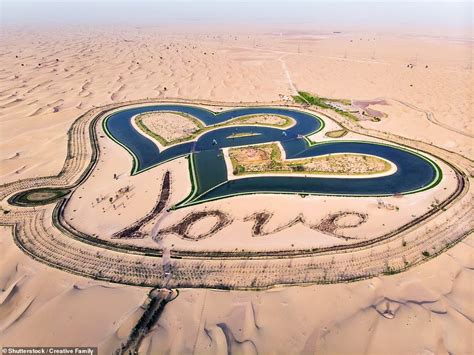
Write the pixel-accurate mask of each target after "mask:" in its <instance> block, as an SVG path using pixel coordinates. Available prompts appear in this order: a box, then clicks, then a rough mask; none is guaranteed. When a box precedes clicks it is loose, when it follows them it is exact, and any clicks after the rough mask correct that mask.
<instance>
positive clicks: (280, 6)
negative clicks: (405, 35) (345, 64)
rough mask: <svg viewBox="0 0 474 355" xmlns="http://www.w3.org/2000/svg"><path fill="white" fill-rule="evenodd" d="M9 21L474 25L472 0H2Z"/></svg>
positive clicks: (382, 25)
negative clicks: (465, 0) (473, 23)
mask: <svg viewBox="0 0 474 355" xmlns="http://www.w3.org/2000/svg"><path fill="white" fill-rule="evenodd" d="M0 3H1V9H0V11H1V20H2V23H4V24H11V23H13V24H20V25H27V24H41V23H46V24H62V23H66V24H96V23H103V24H130V23H131V24H143V25H148V24H156V25H159V24H170V23H171V24H173V23H191V24H193V23H194V24H198V25H199V24H233V23H239V24H243V23H263V24H278V25H281V26H286V25H291V24H295V23H297V24H309V25H314V26H315V27H316V26H318V25H321V26H327V25H331V26H333V27H337V26H341V27H350V26H357V25H363V26H375V27H377V26H380V27H382V28H383V27H390V26H392V27H403V26H417V27H419V26H425V27H430V26H432V27H433V26H442V27H445V26H448V27H456V26H457V27H471V26H472V16H473V15H472V11H473V9H472V2H470V1H467V2H463V1H448V0H445V1H423V0H421V1H420V0H418V1H404V0H398V1H397V0H392V1H351V0H336V1H323V0H313V1H310V0H306V1H305V0H295V1H291V0H287V1H282V0H279V1H278V0H277V1H272V0H253V1H235V0H220V1H210V0H207V1H206V0H204V1H203V0H197V1H196V0H194V1H193V0H155V1H152V0H138V1H133V0H118V1H117V0H82V1H80V0H60V1H57V0H0Z"/></svg>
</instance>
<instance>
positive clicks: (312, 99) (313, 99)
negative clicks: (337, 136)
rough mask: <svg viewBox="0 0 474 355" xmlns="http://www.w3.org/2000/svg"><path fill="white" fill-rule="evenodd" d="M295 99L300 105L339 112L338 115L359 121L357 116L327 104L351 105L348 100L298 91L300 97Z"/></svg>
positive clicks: (294, 97) (296, 96)
mask: <svg viewBox="0 0 474 355" xmlns="http://www.w3.org/2000/svg"><path fill="white" fill-rule="evenodd" d="M293 99H294V100H295V102H297V103H300V104H305V103H306V104H309V105H313V106H318V107H321V108H325V109H329V110H333V111H335V112H337V113H338V114H340V115H342V116H344V117H347V118H349V119H350V120H352V121H359V119H358V118H357V116H355V115H354V114H352V113H351V112H347V111H344V110H341V109H340V108H337V107H334V106H333V105H330V104H328V103H327V102H328V101H329V102H339V103H342V104H344V105H346V104H348V103H349V104H350V102H349V101H348V100H344V99H342V100H340V99H328V98H324V97H319V96H316V95H312V94H310V93H308V92H305V91H298V95H295V96H293Z"/></svg>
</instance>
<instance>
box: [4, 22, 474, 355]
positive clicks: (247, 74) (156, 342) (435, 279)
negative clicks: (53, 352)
mask: <svg viewBox="0 0 474 355" xmlns="http://www.w3.org/2000/svg"><path fill="white" fill-rule="evenodd" d="M280 32H281V34H280ZM472 46H473V44H472V40H470V41H453V40H449V38H448V39H446V38H434V37H416V36H404V37H402V36H397V35H394V34H378V33H355V32H354V33H338V34H335V33H330V32H324V33H320V32H315V31H296V32H291V31H290V32H282V31H280V29H278V31H257V30H255V31H253V30H252V31H250V29H249V30H248V31H247V32H246V33H227V32H224V31H223V30H220V29H216V30H214V31H213V34H212V35H210V34H208V33H199V32H192V31H189V29H187V28H179V29H176V28H166V27H164V26H163V27H159V28H153V27H152V28H143V27H141V28H140V27H138V28H136V27H130V28H125V29H122V30H120V31H119V30H117V29H116V28H115V29H112V28H107V27H98V28H94V29H85V28H71V27H68V28H64V29H62V30H61V31H58V30H57V29H56V30H54V31H53V30H48V29H42V30H41V31H39V30H38V31H36V30H35V31H32V30H31V29H30V30H28V29H17V28H7V27H5V28H4V29H3V34H2V46H1V48H2V49H1V53H0V68H1V69H0V83H1V85H0V86H1V90H0V124H1V130H0V166H1V167H0V183H1V184H3V183H7V182H11V181H15V180H19V179H24V178H27V177H39V176H48V175H54V174H57V173H58V172H59V171H60V169H61V167H62V165H63V163H64V159H65V157H66V146H67V134H66V133H67V131H68V129H69V127H70V126H71V124H72V122H73V121H74V120H75V119H76V118H77V117H79V116H80V115H82V114H84V113H85V112H86V111H88V110H89V109H91V108H93V107H95V106H102V105H106V104H110V103H116V102H122V101H127V100H135V99H143V98H147V97H149V98H155V97H157V98H187V99H203V100H214V101H224V102H235V103H236V105H238V103H239V102H242V101H243V102H256V101H259V102H269V101H281V98H282V97H287V96H290V95H292V94H294V93H295V90H304V91H309V92H313V93H315V94H317V95H319V96H322V97H330V98H345V99H354V100H377V99H383V100H385V101H386V103H387V105H381V104H375V105H371V106H370V108H372V109H374V110H377V111H380V112H382V113H384V114H386V117H385V116H384V117H382V119H381V122H371V121H364V122H363V125H364V126H365V127H367V128H371V129H377V130H383V131H389V132H392V133H393V134H397V135H401V136H404V137H407V138H411V139H417V140H420V141H424V142H428V143H432V144H433V145H436V146H439V147H442V148H445V149H448V150H450V151H453V152H457V153H460V154H462V155H464V156H467V157H472V153H473V151H472V134H473V131H472V118H473V116H472V107H473V106H472V105H473V92H472V87H473V85H472V84H473V76H472V55H471V54H472ZM409 65H411V66H409ZM215 109H216V110H218V108H215ZM335 128H337V127H332V128H331V127H328V130H330V129H335ZM346 138H347V139H351V138H354V135H352V136H351V134H349V135H348V136H346V137H345V139H346ZM318 139H324V138H322V136H321V137H320V136H318ZM100 143H101V144H103V149H104V152H105V153H106V154H110V155H111V156H113V157H114V159H108V160H105V161H104V162H101V163H100V164H103V165H100V167H101V168H103V170H102V171H103V172H104V171H105V173H106V174H109V173H110V172H112V171H113V172H114V173H117V174H118V175H119V178H118V179H117V180H116V181H114V182H113V184H109V183H108V181H109V180H110V176H109V175H110V174H109V175H107V177H108V179H106V177H104V176H105V175H101V174H100V173H98V174H97V175H96V176H95V177H94V179H95V180H94V179H91V180H90V181H92V183H93V182H99V183H98V184H96V185H95V186H101V188H100V189H98V190H97V191H95V192H96V193H97V194H98V195H99V194H101V193H104V195H105V194H107V193H109V190H110V189H115V190H118V189H119V188H122V187H124V186H125V185H127V184H133V183H134V182H135V183H136V184H142V185H145V184H146V183H147V182H148V183H149V182H150V181H160V179H161V175H162V174H163V173H164V168H162V167H160V168H156V169H153V170H150V171H148V172H146V173H144V174H141V175H140V176H137V177H136V178H135V180H132V179H131V178H130V177H129V171H130V166H131V160H130V157H129V156H128V155H127V153H126V152H125V151H124V150H123V149H121V148H120V147H119V146H117V145H115V144H114V143H113V142H111V141H110V140H107V142H106V138H104V139H103V140H100ZM169 166H170V167H171V168H172V170H173V171H174V172H176V176H177V177H176V178H175V179H176V180H175V184H176V185H177V186H180V187H182V188H179V189H175V190H173V194H172V197H171V199H172V201H174V202H176V201H178V200H180V199H182V198H184V197H185V196H186V194H187V193H188V190H187V189H189V177H188V175H187V170H186V169H187V165H186V163H185V162H184V160H183V159H182V160H176V161H174V162H172V163H170V165H169ZM452 177H453V176H451V175H448V176H447V179H450V178H452ZM151 179H152V180H151ZM446 181H448V180H446ZM88 183H89V182H88ZM88 183H86V184H85V185H84V186H85V187H88V186H89V185H87V184H88ZM137 186H138V185H137ZM445 187H446V190H444V188H445ZM448 187H449V186H448V185H439V188H438V189H437V190H433V191H431V192H433V194H431V192H429V193H426V194H420V195H418V196H413V195H412V196H407V197H406V198H404V200H403V202H401V201H400V200H397V199H395V198H387V199H386V200H384V202H386V203H388V204H393V205H397V206H401V207H402V208H401V212H400V213H399V214H396V212H393V211H392V212H387V211H385V210H381V209H380V208H379V207H378V205H377V200H376V199H368V200H367V201H365V202H364V203H365V204H362V203H360V204H359V207H360V206H362V207H360V209H361V211H362V210H364V211H366V212H368V213H370V214H371V216H372V217H374V218H372V219H370V222H368V223H366V224H364V225H362V226H361V227H360V229H359V230H358V231H357V232H350V231H349V232H348V235H353V236H355V235H356V234H360V235H362V236H366V235H369V236H374V235H376V234H377V233H382V232H384V231H386V230H389V229H390V228H393V227H394V226H395V225H396V224H397V223H401V222H403V221H406V220H409V219H410V218H412V214H413V213H414V212H413V211H412V209H413V207H412V206H413V205H415V204H418V205H417V206H422V209H423V210H424V209H426V208H429V206H430V204H431V203H432V201H433V198H434V195H435V194H437V195H439V196H445V194H447V193H448V192H449V191H448ZM101 189H103V191H102V190H101ZM158 189H159V186H158V184H156V186H155V185H154V184H151V185H150V187H149V188H147V190H146V191H145V190H144V191H140V190H139V189H136V190H133V191H132V193H131V194H130V199H131V201H134V202H135V203H136V206H137V207H136V208H135V209H134V211H130V210H128V212H127V213H125V210H126V209H125V207H124V206H121V205H119V206H117V210H114V209H112V208H110V206H109V207H108V209H107V210H106V211H104V212H103V213H102V212H101V211H102V210H101V208H102V206H103V205H100V206H99V209H98V210H95V209H93V208H91V207H90V206H92V205H91V203H92V204H93V203H94V201H95V198H96V197H97V196H95V195H94V196H92V195H91V196H85V197H84V199H82V198H81V199H77V200H76V201H75V202H74V203H75V204H73V205H72V208H71V211H69V212H70V215H69V217H71V218H73V220H72V222H71V223H72V224H74V223H77V224H78V225H80V226H82V227H84V228H85V231H86V232H89V230H88V229H87V228H89V229H90V230H91V231H96V230H100V233H98V234H99V237H105V238H106V237H107V236H108V235H111V234H112V233H113V232H116V231H117V230H119V229H120V228H122V227H125V226H126V225H127V224H129V223H132V222H134V221H135V220H137V219H138V218H139V217H140V216H142V215H143V214H144V213H146V212H147V211H148V210H150V209H151V208H152V206H153V204H154V203H155V202H156V195H157V192H158ZM115 190H114V191H115ZM81 197H82V196H81ZM88 198H91V199H90V200H88ZM247 198H248V197H245V196H243V197H238V198H236V199H234V200H232V201H231V200H223V201H215V202H212V203H210V204H209V208H213V207H216V206H217V207H218V208H220V209H223V210H224V211H233V212H235V219H236V222H235V224H234V225H233V227H232V228H234V229H232V230H230V232H228V233H227V232H226V233H221V234H219V235H218V237H219V238H220V240H221V241H222V243H229V244H230V243H235V245H236V246H238V247H247V246H248V245H249V241H252V243H254V244H253V247H254V248H265V246H266V245H268V244H267V241H266V240H265V239H262V238H260V239H258V238H254V237H252V236H251V235H250V234H248V235H245V236H242V235H240V234H238V231H239V230H240V231H241V230H246V231H249V233H250V230H251V221H250V222H249V221H245V220H244V218H245V217H246V215H247V214H248V209H247V208H246V206H247V205H248V202H249V201H248V200H247ZM251 203H252V208H254V209H261V210H268V209H269V206H270V207H271V206H272V205H279V204H280V205H281V204H282V203H284V204H285V206H287V209H288V211H290V212H288V213H283V212H281V211H280V212H278V211H276V212H275V218H274V219H272V220H271V221H270V222H269V223H268V225H266V226H265V230H270V231H271V230H275V229H277V228H278V227H279V226H280V225H282V224H285V223H288V222H289V221H291V220H292V219H294V218H297V217H298V215H299V214H300V212H301V210H303V209H305V208H309V207H311V208H313V207H314V206H318V207H319V206H324V208H321V209H314V208H313V209H312V210H314V211H315V212H313V213H312V214H311V215H310V216H309V217H308V221H307V222H308V224H311V223H312V224H316V223H317V222H318V221H319V220H320V218H322V214H323V212H324V211H325V210H331V209H340V206H339V207H338V203H339V201H337V200H331V201H328V202H326V200H325V199H324V198H323V197H314V198H311V199H309V198H308V199H305V200H303V201H302V200H301V198H298V197H294V198H289V199H285V200H282V198H281V196H270V197H268V198H265V199H262V198H258V197H257V198H255V199H252V201H251ZM349 203H350V204H351V206H352V205H354V206H355V205H357V203H359V202H358V200H356V199H353V200H351V201H350V202H349ZM0 207H2V208H3V209H7V208H8V206H6V205H4V204H2V206H0ZM74 210H75V211H74ZM104 210H105V207H104ZM194 210H199V208H195V207H191V208H190V209H189V210H187V211H185V210H183V211H178V212H176V214H175V215H173V216H170V215H166V214H164V215H163V218H162V219H160V220H159V221H158V222H159V224H158V222H157V224H156V225H151V226H150V229H151V228H158V227H160V228H166V227H168V226H170V225H172V224H173V223H174V222H176V220H177V219H179V218H182V217H183V216H185V215H186V214H187V213H188V212H189V211H194ZM97 211H99V212H100V213H101V214H100V216H101V218H97ZM69 212H68V213H69ZM2 213H3V212H2ZM120 213H123V215H121V216H120V222H117V215H118V214H120ZM387 213H388V216H389V217H388V218H387V217H386V216H387ZM382 215H384V216H385V219H384V220H382V219H381V218H380V216H382ZM393 216H397V218H394V217H393ZM84 221H87V223H84ZM84 224H87V226H84ZM209 224H210V223H208V224H206V223H203V224H202V225H196V227H195V229H196V230H197V232H201V229H202V230H205V229H206V228H208V227H209ZM385 224H386V225H385ZM157 226H158V227H157ZM195 232H196V231H195ZM285 233H292V234H293V235H294V236H295V244H296V245H309V244H311V243H314V239H315V238H320V239H319V242H320V243H321V245H331V244H333V243H340V242H341V241H340V239H337V238H334V237H332V236H328V235H324V234H323V233H320V232H318V231H311V232H309V229H308V227H307V225H305V224H304V223H299V224H298V225H295V226H293V227H292V229H291V230H290V232H288V231H286V232H285ZM351 233H353V234H351ZM281 236H282V234H278V233H276V234H275V235H274V236H273V237H274V240H275V241H274V242H272V243H273V245H279V244H278V243H284V240H283V238H280V239H279V237H281ZM297 237H298V238H297ZM282 240H283V241H282ZM143 243H144V245H145V246H147V244H146V243H149V244H152V245H154V246H156V243H155V242H154V241H153V240H151V241H150V240H148V241H143ZM161 243H162V244H163V245H167V244H176V246H179V247H180V246H183V247H186V243H185V242H184V241H183V240H182V239H179V238H178V237H176V236H169V237H168V238H167V239H166V242H164V241H163V242H161ZM193 243H194V242H193ZM200 243H202V244H200V245H201V246H202V248H210V247H212V248H219V245H217V246H216V245H215V242H214V240H212V239H206V240H203V241H202V242H200ZM473 243H474V241H473V237H472V235H471V236H470V237H467V238H466V239H465V240H464V241H463V242H461V243H459V244H458V245H456V246H455V247H453V248H452V249H450V250H448V251H446V252H445V253H443V254H442V255H440V256H438V257H436V258H434V259H433V260H430V261H429V262H427V263H424V264H423V265H420V266H417V267H415V268H413V269H410V270H409V271H407V272H404V273H401V274H397V275H391V276H383V277H376V278H373V279H370V280H365V281H360V282H355V283H350V284H335V285H325V286H322V285H319V286H318V285H314V286H308V287H290V288H277V289H272V290H269V291H265V292H244V291H239V292H236V291H232V292H224V291H215V290H202V289H198V290H193V289H184V290H180V294H179V296H178V297H177V298H176V299H175V300H173V301H171V302H170V303H169V304H167V306H166V308H165V310H164V312H163V314H162V316H161V317H160V320H159V322H158V324H157V325H156V327H155V329H154V330H153V332H152V333H150V334H149V335H148V336H147V337H145V339H144V341H143V343H142V347H141V349H140V350H141V352H142V353H145V354H146V353H148V354H155V353H171V354H181V353H191V352H195V353H215V354H223V353H228V352H229V351H232V352H235V353H249V354H251V353H274V352H275V349H277V350H276V352H279V353H344V354H350V353H368V354H385V353H392V354H408V353H410V354H411V353H436V354H437V353H453V354H469V353H472V349H473V343H472V323H473V320H474V313H473V310H474V305H473V301H472V300H473V297H472V284H473V281H474V280H473V268H474V264H473V260H474V259H473ZM282 245H283V244H282ZM148 246H149V245H148ZM0 270H1V274H0V346H2V345H12V346H14V345H30V346H33V345H45V346H51V345H71V346H77V345H94V344H97V345H98V346H99V348H100V350H101V353H104V354H107V353H112V352H113V351H114V350H116V349H118V347H119V346H120V344H121V343H122V342H123V341H124V340H125V339H126V338H127V336H128V335H129V334H130V332H131V329H132V328H133V326H134V325H135V324H136V323H137V321H138V319H139V318H140V316H141V315H142V313H143V305H144V304H145V302H146V300H147V293H148V292H149V291H150V290H149V289H147V288H139V287H130V286H120V285H112V284H107V283H104V282H98V281H92V280H89V279H84V278H81V277H79V276H75V275H72V274H68V273H65V272H62V271H59V270H56V269H52V268H49V267H47V266H45V265H43V264H40V263H38V262H36V261H34V260H32V259H31V258H29V257H28V256H26V255H25V254H24V253H23V252H22V251H20V249H19V248H18V247H17V246H16V245H15V244H14V242H13V239H12V231H11V229H10V228H5V227H1V228H0ZM71 329H78V330H79V331H71ZM32 330H34V331H32Z"/></svg>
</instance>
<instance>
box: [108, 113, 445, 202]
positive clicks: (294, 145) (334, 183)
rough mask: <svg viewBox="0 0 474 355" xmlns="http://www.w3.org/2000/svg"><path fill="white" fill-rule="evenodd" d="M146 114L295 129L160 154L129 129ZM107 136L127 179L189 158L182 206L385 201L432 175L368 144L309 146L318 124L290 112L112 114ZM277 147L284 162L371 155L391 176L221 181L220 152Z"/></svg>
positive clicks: (408, 156)
mask: <svg viewBox="0 0 474 355" xmlns="http://www.w3.org/2000/svg"><path fill="white" fill-rule="evenodd" d="M150 111H175V112H178V113H186V114H189V115H192V116H194V117H196V118H198V119H199V120H201V121H202V122H203V123H204V124H205V125H213V124H217V123H222V122H226V121H228V120H231V119H234V118H236V117H240V116H245V115H252V114H278V115H283V116H287V117H291V118H293V119H294V120H295V121H296V124H295V125H294V126H292V127H289V128H287V129H285V130H282V129H277V128H272V127H257V126H238V127H222V128H216V129H215V130H212V131H208V132H206V133H205V134H203V135H202V136H200V137H199V138H198V139H197V140H196V141H193V142H186V143H182V144H179V145H175V146H172V147H170V148H167V149H165V150H163V151H159V149H158V147H157V146H156V145H155V144H154V143H153V142H152V141H151V140H150V139H148V138H146V137H144V136H143V135H142V134H140V133H138V132H137V131H136V130H135V129H134V128H133V126H132V124H131V119H132V117H133V116H134V115H137V114H139V113H144V112H150ZM105 125H106V127H107V130H108V132H109V134H110V135H112V136H113V137H114V138H115V139H116V140H117V141H119V142H120V143H121V144H122V145H124V146H126V147H127V148H128V149H129V150H130V151H131V152H133V154H134V155H135V156H136V158H137V161H136V164H135V167H134V170H133V171H132V174H138V173H140V172H141V171H143V170H146V169H149V168H151V167H153V166H155V165H158V164H161V163H163V162H166V161H168V160H170V159H174V158H176V157H179V156H183V155H189V154H193V164H194V169H195V176H196V186H195V193H194V197H193V198H192V199H191V200H189V201H187V202H186V204H190V203H197V202H200V201H203V200H207V199H217V198H223V197H226V196H229V195H233V194H246V193H260V192H266V193H308V194H328V195H347V196H356V195H391V194H395V193H408V192H412V191H414V190H418V189H423V188H425V187H427V186H429V185H430V184H432V183H433V181H434V180H435V179H436V176H437V170H438V168H436V167H435V166H434V165H433V164H430V162H429V161H428V160H427V159H424V158H422V157H420V156H419V155H417V154H415V153H412V152H409V151H406V150H403V149H399V148H397V147H394V146H388V145H382V144H377V143H371V142H357V141H350V142H345V141H341V142H330V143H323V144H316V145H312V146H310V145H309V144H308V141H307V140H306V139H304V138H303V136H306V135H310V134H311V133H313V132H316V131H318V130H319V129H321V128H322V126H323V121H322V120H320V119H319V118H317V117H315V116H313V115H310V114H307V113H304V112H301V111H296V110H291V109H283V108H265V107H255V108H242V109H236V110H229V111H225V112H222V113H216V114H214V113H212V112H210V111H208V110H205V109H202V108H198V107H193V106H185V105H157V106H147V107H139V108H133V109H126V110H123V111H119V112H117V113H114V114H112V115H111V116H110V117H109V118H108V119H107V120H106V122H105ZM249 132H250V133H255V134H256V135H252V136H247V137H236V138H230V136H231V135H232V134H236V133H249ZM268 142H280V143H281V145H282V147H283V148H284V150H285V153H286V157H287V158H289V159H293V158H307V157H314V156H318V155H324V154H330V153H363V154H371V155H375V156H378V157H381V158H384V159H387V160H389V161H391V162H393V163H394V164H395V165H396V166H397V169H398V170H397V172H396V173H394V174H392V175H389V176H383V177H374V178H357V179H354V178H320V177H314V175H308V177H304V176H298V177H294V176H274V177H273V176H272V177H268V176H265V177H263V176H261V177H258V176H257V177H246V178H241V179H237V180H232V181H227V171H226V167H225V161H224V158H223V155H222V150H221V149H222V148H226V147H233V146H242V145H251V144H261V143H268Z"/></svg>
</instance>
